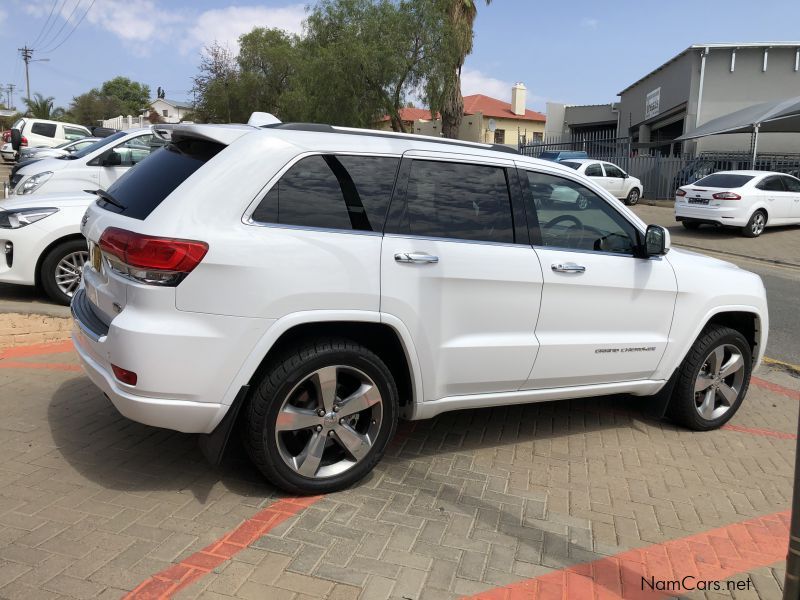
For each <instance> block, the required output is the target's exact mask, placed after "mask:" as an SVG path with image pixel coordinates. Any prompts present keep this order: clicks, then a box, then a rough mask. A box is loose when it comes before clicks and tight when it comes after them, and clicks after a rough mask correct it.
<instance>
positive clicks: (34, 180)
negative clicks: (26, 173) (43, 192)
mask: <svg viewBox="0 0 800 600" xmlns="http://www.w3.org/2000/svg"><path fill="white" fill-rule="evenodd" d="M52 176H53V172H52V171H44V172H42V173H37V174H36V175H32V176H30V177H28V178H27V179H26V180H25V181H24V182H22V184H21V185H20V186H19V187H18V188H17V194H20V195H22V194H32V193H33V192H35V191H36V189H37V188H39V186H41V185H42V184H43V183H44V182H45V181H47V180H48V179H50V178H51V177H52Z"/></svg>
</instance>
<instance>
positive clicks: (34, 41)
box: [31, 0, 67, 47]
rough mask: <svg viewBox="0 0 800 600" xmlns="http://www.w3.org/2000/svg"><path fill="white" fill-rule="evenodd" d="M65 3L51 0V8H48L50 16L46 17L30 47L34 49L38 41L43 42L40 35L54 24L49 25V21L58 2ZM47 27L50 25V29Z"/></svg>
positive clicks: (60, 0) (64, 0)
mask: <svg viewBox="0 0 800 600" xmlns="http://www.w3.org/2000/svg"><path fill="white" fill-rule="evenodd" d="M66 1H67V0H53V6H51V7H50V14H49V15H47V19H46V20H45V22H44V23H43V24H42V28H41V29H40V30H39V35H37V36H36V39H35V40H33V42H32V43H31V47H35V46H36V44H37V43H38V42H39V40H43V39H44V38H43V37H42V34H43V33H44V30H45V29H48V30H49V29H51V28H52V26H53V23H55V21H53V22H52V23H51V22H50V19H51V18H52V17H53V12H54V11H55V10H56V5H57V4H59V2H60V3H62V4H63V3H64V2H66ZM60 11H61V9H59V12H60ZM48 25H50V27H48Z"/></svg>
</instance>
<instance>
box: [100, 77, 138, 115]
mask: <svg viewBox="0 0 800 600" xmlns="http://www.w3.org/2000/svg"><path fill="white" fill-rule="evenodd" d="M100 95H101V96H107V97H109V98H117V99H118V100H120V101H121V102H122V105H123V106H124V108H125V110H124V111H123V113H124V114H125V115H139V114H141V113H142V111H143V110H147V109H148V108H149V106H150V86H149V85H146V84H144V83H139V82H138V81H131V80H130V79H128V78H127V77H114V79H110V80H109V81H106V82H104V83H103V85H102V86H100Z"/></svg>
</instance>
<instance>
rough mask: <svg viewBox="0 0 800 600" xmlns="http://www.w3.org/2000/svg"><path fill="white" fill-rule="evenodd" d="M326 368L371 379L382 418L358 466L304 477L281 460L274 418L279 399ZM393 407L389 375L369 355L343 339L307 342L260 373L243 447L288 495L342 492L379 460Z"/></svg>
mask: <svg viewBox="0 0 800 600" xmlns="http://www.w3.org/2000/svg"><path fill="white" fill-rule="evenodd" d="M332 365H341V366H346V367H352V368H355V369H358V370H360V371H362V372H363V373H365V374H366V375H368V376H369V377H370V378H371V379H372V381H373V382H374V383H375V385H376V386H377V388H378V391H379V392H380V395H381V407H382V420H381V422H380V424H379V427H380V428H379V430H378V432H377V435H376V436H375V441H374V443H373V444H372V447H371V449H370V450H369V452H368V453H367V454H366V455H365V456H364V457H363V458H362V459H361V461H360V462H357V463H356V464H355V465H353V466H352V467H350V468H349V469H348V470H346V471H344V472H343V473H341V474H338V475H334V476H331V477H319V478H312V477H305V476H303V475H300V474H299V473H298V472H296V471H295V470H294V469H292V468H291V467H289V465H288V464H287V463H286V462H285V461H284V459H283V457H282V456H281V453H280V449H279V446H278V442H277V439H276V433H275V429H276V420H277V417H278V413H279V412H280V410H281V406H282V405H283V402H284V400H285V399H286V398H287V397H288V396H289V395H290V393H292V391H293V390H294V389H295V388H296V386H297V385H298V384H299V383H301V382H303V381H304V379H305V378H306V377H307V376H308V375H310V374H311V373H314V372H315V371H316V370H318V369H321V368H324V367H329V366H332ZM398 406H399V402H398V392H397V385H396V383H395V380H394V377H393V376H392V373H391V371H390V370H389V368H388V367H387V366H386V364H385V363H384V362H383V361H382V360H381V359H380V358H379V357H378V356H377V355H376V354H375V353H373V352H372V351H370V350H368V349H367V348H365V347H364V346H361V345H360V344H357V343H355V342H353V341H350V340H345V339H321V340H313V341H309V342H307V343H304V344H300V345H297V346H295V347H294V348H292V349H291V350H290V351H288V352H287V353H286V354H283V355H282V356H281V357H280V358H279V359H277V360H274V361H272V362H271V363H270V364H269V365H268V366H267V367H266V368H265V369H264V370H263V371H262V373H261V375H260V376H259V378H258V380H257V382H256V383H255V385H254V386H253V388H252V390H251V392H250V396H249V398H248V403H247V405H246V406H245V407H244V419H243V421H244V422H243V425H244V427H243V440H244V445H245V448H246V449H247V453H248V455H249V456H250V459H251V460H252V461H253V463H254V464H255V465H256V467H258V469H259V470H260V471H261V472H262V473H263V474H264V476H265V477H266V478H267V479H269V480H270V481H271V482H272V483H273V484H275V485H276V486H278V487H279V488H281V489H283V490H285V491H287V492H289V493H292V494H325V493H329V492H334V491H338V490H342V489H344V488H347V487H350V486H351V485H353V484H355V483H356V482H358V481H359V480H361V479H362V478H363V477H364V476H366V475H367V474H368V473H369V472H370V471H371V470H372V469H373V467H375V465H376V464H377V463H378V461H379V460H380V459H381V457H382V456H383V453H384V451H385V450H386V446H387V444H388V443H389V441H390V440H391V439H392V437H393V436H394V432H395V429H396V427H397V419H398V412H399V408H398ZM312 435H313V434H312Z"/></svg>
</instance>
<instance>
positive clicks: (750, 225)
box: [742, 210, 767, 238]
mask: <svg viewBox="0 0 800 600" xmlns="http://www.w3.org/2000/svg"><path fill="white" fill-rule="evenodd" d="M762 220H763V221H762ZM766 226H767V213H765V212H764V211H763V210H757V211H756V212H754V213H753V215H752V216H751V217H750V220H749V221H748V222H747V225H745V226H744V227H742V235H743V236H744V237H748V238H754V237H758V236H760V235H761V234H762V233H764V228H765V227H766Z"/></svg>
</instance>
